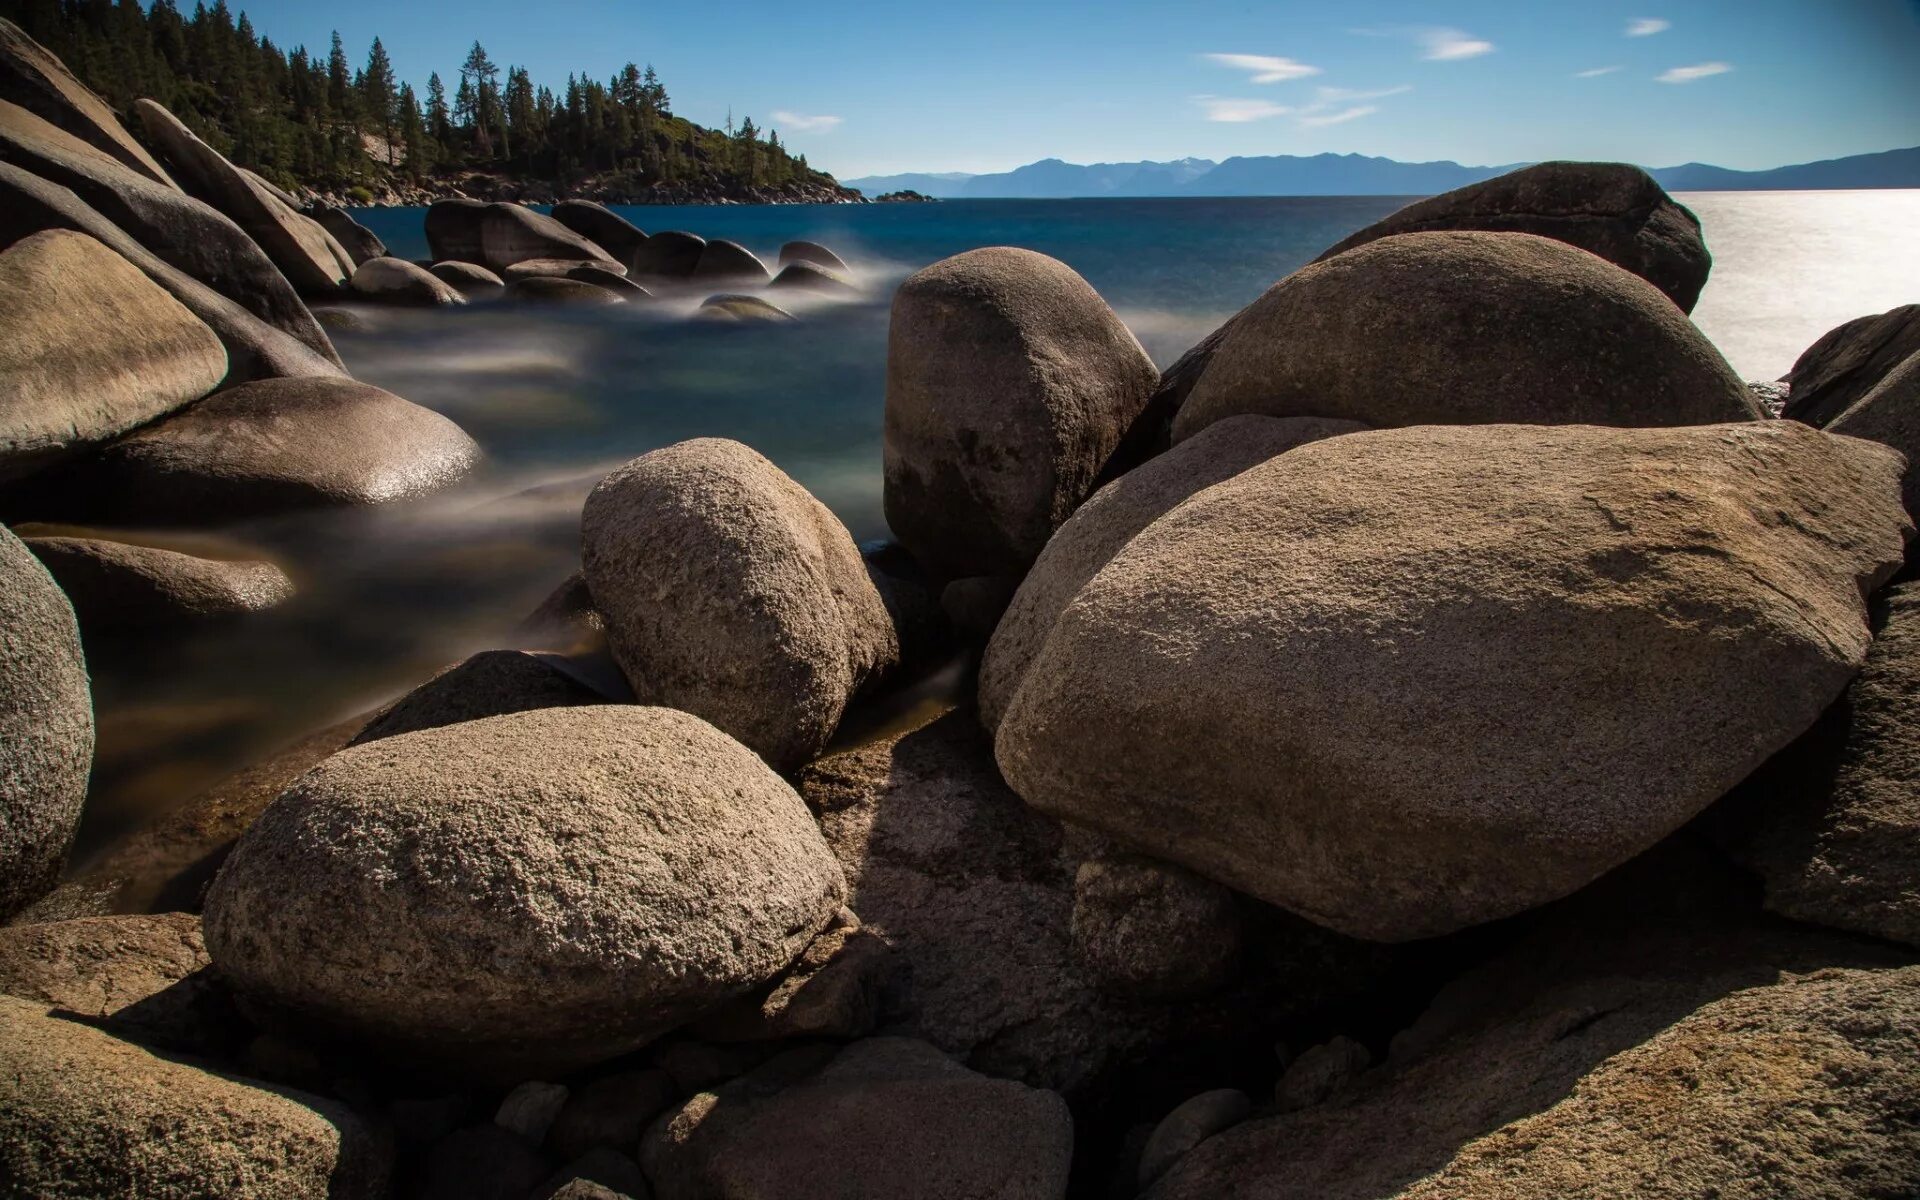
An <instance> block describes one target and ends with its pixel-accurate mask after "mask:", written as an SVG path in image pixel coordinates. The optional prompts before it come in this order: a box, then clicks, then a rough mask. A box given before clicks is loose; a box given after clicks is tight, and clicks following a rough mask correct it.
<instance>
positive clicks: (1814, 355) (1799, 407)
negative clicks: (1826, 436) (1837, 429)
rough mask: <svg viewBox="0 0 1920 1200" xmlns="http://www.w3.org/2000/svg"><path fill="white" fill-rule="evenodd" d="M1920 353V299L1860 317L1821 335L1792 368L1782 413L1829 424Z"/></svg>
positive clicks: (1815, 422) (1821, 424)
mask: <svg viewBox="0 0 1920 1200" xmlns="http://www.w3.org/2000/svg"><path fill="white" fill-rule="evenodd" d="M1916 354H1920V304H1903V305H1901V306H1900V307H1899V308H1894V309H1889V310H1887V311H1886V312H1883V313H1876V314H1874V315H1873V316H1867V317H1856V318H1854V319H1853V320H1851V321H1848V322H1846V323H1845V324H1843V325H1838V326H1836V327H1834V328H1833V329H1830V330H1828V331H1827V332H1826V333H1824V334H1821V335H1820V340H1819V341H1816V342H1815V343H1814V344H1813V345H1811V346H1808V347H1807V348H1806V350H1805V351H1804V352H1802V353H1801V355H1800V357H1799V358H1798V359H1797V360H1796V361H1795V362H1794V364H1793V369H1792V370H1790V371H1788V372H1787V375H1786V384H1787V387H1788V392H1787V405H1786V408H1785V409H1783V410H1782V412H1781V415H1782V416H1787V417H1792V418H1793V419H1794V420H1796V421H1805V422H1806V423H1807V424H1809V425H1815V426H1819V427H1822V428H1824V427H1825V426H1826V425H1827V423H1828V422H1829V421H1832V420H1833V419H1834V418H1836V417H1838V416H1839V415H1840V414H1841V413H1843V412H1846V411H1847V410H1848V409H1849V408H1852V407H1853V406H1854V405H1855V404H1857V403H1858V402H1859V401H1860V400H1861V399H1862V398H1863V397H1865V396H1866V394H1867V393H1868V392H1871V391H1873V390H1874V389H1875V388H1876V387H1878V386H1880V383H1881V381H1882V380H1884V379H1886V378H1887V377H1888V376H1889V375H1890V374H1891V373H1892V372H1893V371H1894V370H1895V369H1896V368H1897V367H1899V366H1900V364H1902V363H1904V362H1906V361H1907V360H1909V359H1911V358H1912V357H1913V356H1914V355H1916Z"/></svg>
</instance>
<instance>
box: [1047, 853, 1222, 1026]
mask: <svg viewBox="0 0 1920 1200" xmlns="http://www.w3.org/2000/svg"><path fill="white" fill-rule="evenodd" d="M1073 949H1074V953H1075V954H1076V955H1077V956H1079V959H1080V962H1081V964H1082V965H1083V966H1084V967H1085V968H1086V971H1087V975H1088V977H1089V978H1091V979H1092V980H1093V981H1094V982H1095V983H1096V984H1097V985H1098V986H1099V987H1100V988H1102V989H1103V990H1105V991H1108V992H1112V993H1114V994H1116V995H1120V996H1133V997H1142V998H1147V999H1163V1000H1164V999H1181V998H1186V997H1192V996H1204V995H1206V994H1207V993H1209V992H1214V991H1218V990H1219V989H1220V988H1221V987H1223V986H1225V985H1226V984H1227V983H1229V982H1231V981H1232V979H1233V977H1234V975H1235V973H1236V972H1237V970H1238V968H1239V966H1240V963H1239V959H1240V910H1239V908H1238V907H1237V906H1236V905H1235V903H1234V899H1233V893H1231V892H1229V891H1228V890H1227V889H1226V888H1223V887H1221V886H1220V885H1219V884H1217V883H1215V882H1213V881H1212V880H1210V879H1203V878H1201V877H1200V876H1198V875H1195V874H1193V873H1192V872H1190V871H1185V870H1182V869H1181V868H1179V867H1176V866H1173V865H1172V864H1170V863H1158V862H1155V861H1153V860H1152V859H1149V858H1141V857H1139V856H1138V855H1131V854H1114V855H1106V856H1102V857H1099V858H1093V859H1088V860H1087V861H1086V862H1083V863H1081V864H1080V869H1079V871H1078V872H1076V873H1075V875H1074V879H1073Z"/></svg>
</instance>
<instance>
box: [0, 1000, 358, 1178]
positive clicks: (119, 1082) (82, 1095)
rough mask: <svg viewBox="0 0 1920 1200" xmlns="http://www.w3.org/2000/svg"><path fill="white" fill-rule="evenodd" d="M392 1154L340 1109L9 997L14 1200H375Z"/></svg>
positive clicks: (5, 1159)
mask: <svg viewBox="0 0 1920 1200" xmlns="http://www.w3.org/2000/svg"><path fill="white" fill-rule="evenodd" d="M391 1153H392V1152H391V1148H390V1147H389V1146H388V1145H387V1144H386V1143H385V1142H384V1141H382V1140H381V1139H379V1138H378V1137H376V1136H375V1135H374V1134H373V1133H372V1132H371V1131H370V1130H369V1129H368V1128H367V1126H366V1125H364V1124H363V1123H362V1122H361V1120H360V1118H359V1117H357V1116H355V1115H354V1113H353V1112H352V1110H351V1109H349V1108H348V1107H347V1106H346V1105H344V1104H341V1103H339V1102H337V1101H334V1100H327V1099H322V1098H321V1097H319V1096H313V1095H307V1094H305V1093H302V1092H297V1091H294V1090H292V1089H289V1088H271V1089H270V1088H267V1087H265V1086H262V1085H258V1084H254V1083H252V1082H249V1081H247V1080H244V1079H239V1078H237V1077H234V1076H229V1075H221V1074H216V1073H215V1072H213V1071H211V1070H207V1069H204V1068H202V1067H200V1066H198V1065H195V1064H194V1063H193V1062H192V1061H191V1060H185V1059H176V1058H168V1057H162V1056H160V1055H158V1054H154V1053H153V1052H151V1051H148V1050H145V1049H142V1048H141V1047H139V1046H137V1045H135V1044H133V1043H131V1042H125V1041H121V1040H120V1039H119V1038H116V1037H114V1036H113V1035H111V1034H109V1033H106V1032H103V1031H102V1030H99V1029H95V1028H93V1027H91V1026H89V1025H86V1024H82V1023H80V1022H78V1021H69V1020H62V1019H60V1018H59V1017H58V1015H56V1014H49V1013H48V1012H47V1011H46V1006H45V1005H43V1004H37V1003H33V1002H30V1001H26V1000H16V999H13V998H11V997H0V1179H5V1180H6V1181H7V1183H8V1185H9V1187H10V1188H11V1189H12V1192H13V1194H15V1195H20V1196H36V1197H48V1198H50V1200H53V1198H62V1197H72V1198H74V1200H79V1198H81V1197H97V1196H169V1197H179V1198H180V1200H232V1198H238V1200H246V1198H259V1200H265V1198H266V1197H270V1196H271V1197H281V1196H286V1197H312V1198H313V1200H322V1198H325V1200H377V1198H378V1197H382V1196H385V1195H386V1194H387V1193H386V1187H387V1174H388V1169H389V1160H390V1158H391Z"/></svg>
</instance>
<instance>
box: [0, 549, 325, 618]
mask: <svg viewBox="0 0 1920 1200" xmlns="http://www.w3.org/2000/svg"><path fill="white" fill-rule="evenodd" d="M26 543H27V548H28V549H30V550H32V551H33V553H34V556H35V557H36V558H38V559H39V560H40V561H41V562H42V563H43V564H45V566H46V568H47V570H48V571H49V572H51V573H52V575H53V579H54V582H55V583H58V584H59V585H60V590H61V591H63V592H65V593H66V594H67V599H68V600H69V601H71V602H72V604H73V609H74V613H75V614H76V615H77V616H78V617H79V619H80V628H81V629H82V630H84V631H85V632H86V633H87V635H88V636H90V637H92V636H97V635H101V634H118V633H128V632H154V631H159V630H168V629H172V630H178V629H182V628H190V627H193V626H196V625H205V624H208V623H210V622H215V621H221V620H226V619H230V618H233V617H238V616H243V615H245V614H247V613H254V612H261V611H264V610H266V609H269V608H272V607H274V606H275V605H278V604H280V603H282V602H284V601H285V600H287V599H288V598H289V597H291V596H292V595H293V581H292V580H291V579H289V578H287V573H286V572H285V571H283V570H281V569H280V568H279V567H278V566H276V565H274V564H273V563H270V562H261V561H259V560H224V559H213V558H201V557H198V556H196V555H192V554H182V553H181V552H179V551H178V550H164V549H161V548H159V547H157V546H136V545H133V544H131V543H128V542H110V541H104V540H102V539H100V538H80V537H30V538H27V539H26Z"/></svg>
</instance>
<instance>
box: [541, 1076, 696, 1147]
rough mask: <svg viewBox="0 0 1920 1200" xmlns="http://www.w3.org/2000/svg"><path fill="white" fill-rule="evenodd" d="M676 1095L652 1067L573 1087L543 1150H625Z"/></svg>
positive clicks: (672, 1085) (675, 1088)
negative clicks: (545, 1148) (607, 1148)
mask: <svg viewBox="0 0 1920 1200" xmlns="http://www.w3.org/2000/svg"><path fill="white" fill-rule="evenodd" d="M680 1095H681V1092H680V1088H679V1085H677V1084H676V1083H674V1081H673V1076H671V1075H669V1074H668V1073H667V1072H666V1071H664V1070H662V1069H660V1068H658V1067H648V1068H644V1069H640V1070H633V1071H619V1072H616V1073H614V1074H612V1075H607V1076H603V1077H601V1078H599V1079H595V1080H592V1081H590V1082H587V1083H583V1084H581V1085H579V1086H578V1087H575V1088H574V1089H573V1091H572V1094H571V1095H569V1096H568V1097H567V1102H566V1104H565V1105H564V1106H563V1107H562V1108H561V1109H560V1112H559V1114H558V1115H557V1116H556V1117H555V1118H554V1122H553V1127H552V1129H550V1130H549V1131H548V1133H547V1148H548V1149H550V1150H552V1151H553V1152H554V1153H555V1154H557V1155H559V1156H560V1157H561V1158H565V1159H576V1158H579V1157H580V1156H581V1155H583V1154H586V1153H587V1152H589V1151H591V1150H593V1149H595V1148H597V1147H602V1146H605V1147H610V1148H613V1149H616V1150H630V1149H632V1148H633V1147H635V1146H637V1145H639V1144H640V1135H641V1134H642V1133H644V1132H646V1128H647V1126H648V1125H650V1124H652V1123H653V1119H654V1118H655V1117H657V1116H659V1115H660V1114H661V1113H663V1112H665V1111H666V1110H667V1107H668V1106H669V1105H671V1104H672V1103H673V1102H674V1101H675V1100H677V1099H679V1098H680Z"/></svg>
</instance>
